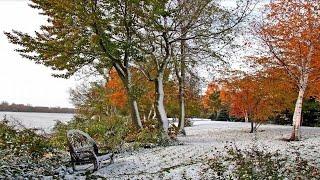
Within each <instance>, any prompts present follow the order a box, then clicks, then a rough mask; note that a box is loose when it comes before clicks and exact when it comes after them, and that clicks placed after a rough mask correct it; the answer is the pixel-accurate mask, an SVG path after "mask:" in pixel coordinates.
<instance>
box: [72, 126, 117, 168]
mask: <svg viewBox="0 0 320 180" xmlns="http://www.w3.org/2000/svg"><path fill="white" fill-rule="evenodd" d="M67 141H68V146H69V152H70V156H71V164H72V167H73V169H74V170H76V165H82V164H88V163H93V165H94V171H96V170H98V169H99V168H100V167H101V164H102V162H103V161H106V160H109V164H111V163H113V153H107V154H100V153H99V150H98V146H97V143H96V142H95V141H94V140H93V139H92V138H91V137H90V136H89V135H88V134H87V133H85V132H82V131H80V130H76V129H73V130H69V131H68V132H67Z"/></svg>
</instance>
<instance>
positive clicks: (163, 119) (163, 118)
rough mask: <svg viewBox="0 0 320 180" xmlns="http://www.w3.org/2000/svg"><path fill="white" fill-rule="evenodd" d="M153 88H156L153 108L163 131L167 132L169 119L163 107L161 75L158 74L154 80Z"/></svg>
mask: <svg viewBox="0 0 320 180" xmlns="http://www.w3.org/2000/svg"><path fill="white" fill-rule="evenodd" d="M155 90H156V102H155V109H156V113H157V118H158V120H159V123H160V125H161V128H162V130H163V132H165V133H166V134H167V133H168V128H169V121H168V117H167V113H166V110H165V108H164V90H163V75H162V74H159V76H158V77H157V79H156V80H155Z"/></svg>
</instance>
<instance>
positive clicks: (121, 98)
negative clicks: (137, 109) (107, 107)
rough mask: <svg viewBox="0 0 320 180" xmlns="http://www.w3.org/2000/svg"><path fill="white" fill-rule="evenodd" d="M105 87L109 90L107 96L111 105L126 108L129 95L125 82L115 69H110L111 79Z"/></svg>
mask: <svg viewBox="0 0 320 180" xmlns="http://www.w3.org/2000/svg"><path fill="white" fill-rule="evenodd" d="M105 87H106V90H107V98H109V99H110V102H111V105H112V106H114V107H116V108H119V109H124V108H125V106H126V105H127V99H128V97H127V93H126V90H125V88H124V86H123V83H122V81H121V79H120V77H119V76H118V74H117V72H116V71H115V70H114V69H112V70H111V71H110V73H109V80H108V82H107V83H106V85H105Z"/></svg>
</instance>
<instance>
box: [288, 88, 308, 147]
mask: <svg viewBox="0 0 320 180" xmlns="http://www.w3.org/2000/svg"><path fill="white" fill-rule="evenodd" d="M304 93H305V86H302V87H300V89H299V95H298V98H297V101H296V105H295V108H294V114H293V119H292V125H293V129H292V133H291V138H290V140H292V141H298V140H300V138H301V134H300V126H301V113H302V103H303V97H304Z"/></svg>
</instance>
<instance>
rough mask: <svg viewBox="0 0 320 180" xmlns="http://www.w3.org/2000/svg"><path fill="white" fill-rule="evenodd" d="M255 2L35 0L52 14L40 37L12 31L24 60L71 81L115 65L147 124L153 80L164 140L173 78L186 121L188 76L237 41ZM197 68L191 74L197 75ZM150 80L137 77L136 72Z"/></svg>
mask: <svg viewBox="0 0 320 180" xmlns="http://www.w3.org/2000/svg"><path fill="white" fill-rule="evenodd" d="M250 5H251V4H250V1H244V2H243V1H239V3H238V4H237V6H236V7H235V8H233V9H231V8H227V7H223V6H221V5H220V4H218V3H216V1H213V0H195V1H186V0H162V1H154V0H145V1H132V0H117V1H109V0H72V1H71V0H69V1H61V0H32V3H31V7H33V8H35V9H39V10H41V14H43V15H46V16H47V17H48V24H47V25H43V26H42V27H41V30H40V31H38V32H36V34H35V35H34V36H32V35H29V34H25V33H23V32H19V31H15V30H14V31H13V32H11V33H6V35H7V36H8V39H9V40H10V42H11V43H13V44H17V45H19V46H20V47H21V48H20V49H17V51H18V52H20V54H21V55H22V56H23V57H26V58H28V59H30V60H33V61H35V62H36V63H39V64H44V65H46V66H49V67H51V68H52V69H54V70H60V71H61V72H63V74H55V75H54V76H56V77H64V78H68V77H70V76H71V75H73V74H74V73H76V72H78V71H80V70H81V69H92V70H94V71H96V72H98V73H100V74H101V75H105V74H106V72H107V71H110V69H114V71H115V72H116V74H117V76H118V77H119V79H120V80H121V84H122V85H123V87H124V90H125V94H126V99H127V102H128V106H129V109H130V114H131V117H132V122H133V124H134V125H135V127H136V128H137V129H141V128H143V126H142V121H141V114H140V113H141V112H140V110H139V106H138V97H137V91H138V90H137V89H139V88H137V86H139V84H140V83H142V82H144V81H148V82H150V83H152V85H153V90H154V92H153V96H154V97H153V98H154V103H153V104H154V107H153V108H154V110H155V115H156V118H157V119H158V121H159V124H160V130H161V131H162V133H163V137H164V138H167V137H168V127H169V123H168V117H167V111H166V109H165V104H164V101H165V99H164V98H165V90H164V89H165V86H164V81H165V80H167V79H177V82H178V84H179V86H178V87H179V88H178V89H179V99H180V103H179V104H180V107H179V111H180V119H179V128H180V130H183V124H184V119H185V99H184V97H185V93H186V92H185V79H186V78H187V76H188V75H189V76H192V74H193V72H192V68H193V67H195V66H197V65H199V64H201V63H204V62H206V61H208V60H209V59H211V60H212V59H217V58H218V57H220V56H219V51H218V50H220V49H221V48H222V47H226V46H228V45H229V44H230V42H231V41H232V40H233V38H234V31H233V29H234V28H235V27H236V26H237V25H238V24H239V23H240V22H242V21H243V20H244V17H245V16H246V15H247V14H248V12H249V10H250ZM189 71H190V72H189ZM137 72H138V73H139V74H142V75H143V76H144V79H143V80H141V81H139V84H135V83H134V82H133V79H134V74H135V73H137Z"/></svg>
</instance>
